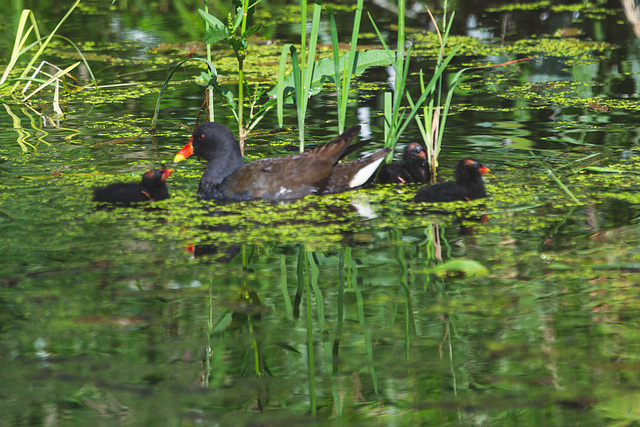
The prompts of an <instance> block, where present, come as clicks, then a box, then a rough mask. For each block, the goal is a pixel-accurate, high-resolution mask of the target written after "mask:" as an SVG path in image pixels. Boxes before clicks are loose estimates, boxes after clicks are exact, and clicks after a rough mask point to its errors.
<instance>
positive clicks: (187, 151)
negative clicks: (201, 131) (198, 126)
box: [173, 136, 193, 163]
mask: <svg viewBox="0 0 640 427" xmlns="http://www.w3.org/2000/svg"><path fill="white" fill-rule="evenodd" d="M192 141H193V136H192V137H191V139H190V140H189V143H188V144H187V145H185V146H184V147H182V150H180V151H178V154H176V156H175V157H174V158H173V163H178V162H181V161H182V160H184V159H186V158H187V157H189V156H190V155H192V154H193V144H192Z"/></svg>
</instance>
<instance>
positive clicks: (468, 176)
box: [456, 159, 490, 186]
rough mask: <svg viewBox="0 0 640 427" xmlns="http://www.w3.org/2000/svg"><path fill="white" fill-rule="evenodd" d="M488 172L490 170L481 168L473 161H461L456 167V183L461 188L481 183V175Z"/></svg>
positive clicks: (480, 165)
mask: <svg viewBox="0 0 640 427" xmlns="http://www.w3.org/2000/svg"><path fill="white" fill-rule="evenodd" d="M489 172H490V169H489V168H487V167H485V166H482V164H480V162H477V161H475V160H473V159H462V160H460V161H459V162H458V164H457V165H456V183H457V184H458V185H463V186H472V185H476V184H477V183H482V175H485V174H487V173H489Z"/></svg>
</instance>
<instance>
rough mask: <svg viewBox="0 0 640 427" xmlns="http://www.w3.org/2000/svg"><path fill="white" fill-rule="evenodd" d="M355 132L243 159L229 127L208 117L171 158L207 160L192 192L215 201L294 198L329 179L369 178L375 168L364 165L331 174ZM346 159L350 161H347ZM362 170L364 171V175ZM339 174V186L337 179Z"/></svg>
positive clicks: (358, 181) (323, 187)
mask: <svg viewBox="0 0 640 427" xmlns="http://www.w3.org/2000/svg"><path fill="white" fill-rule="evenodd" d="M359 132H360V126H353V127H351V128H349V129H348V130H346V131H345V132H344V133H343V134H342V135H340V136H338V137H337V138H335V139H334V140H333V141H331V142H329V143H327V144H325V145H322V146H320V147H317V148H314V149H312V150H309V151H306V152H304V153H299V154H292V155H289V156H285V157H275V158H266V159H259V160H255V161H253V162H249V163H245V162H244V160H243V158H242V154H241V153H240V146H239V145H238V141H236V138H235V137H234V136H233V133H232V132H231V131H230V130H229V128H227V127H226V126H224V125H222V124H220V123H216V122H208V123H203V124H202V125H200V126H198V128H197V129H196V130H195V131H194V132H193V135H192V136H191V140H190V141H189V143H188V144H187V145H185V146H184V147H183V148H182V150H180V152H178V154H176V156H175V158H174V160H173V161H174V162H176V163H177V162H179V161H181V160H183V159H185V158H187V157H189V156H191V155H193V154H195V155H196V156H199V157H202V158H203V159H205V160H207V162H208V163H207V167H206V169H205V171H204V174H203V175H202V178H201V179H200V185H199V187H198V196H200V197H202V198H204V199H213V200H215V201H218V202H235V201H241V200H258V199H264V200H274V201H275V200H290V199H300V198H302V197H305V196H307V195H309V194H312V193H323V192H327V190H328V189H330V186H329V183H330V182H331V181H335V182H336V184H335V185H334V187H335V189H339V188H340V189H342V188H344V187H349V188H353V187H356V186H359V185H362V184H363V183H364V182H366V181H367V180H368V179H369V177H370V176H371V175H372V174H373V173H374V172H375V167H371V168H367V167H364V166H366V165H363V167H361V168H357V167H355V166H354V167H353V168H347V167H346V166H345V167H342V166H341V167H340V168H339V169H338V170H337V171H342V172H341V173H340V176H334V175H332V172H333V170H334V166H335V165H336V163H337V162H338V160H339V159H340V158H341V157H342V156H343V154H344V152H345V150H346V149H347V147H348V146H349V143H350V142H351V141H352V140H353V138H355V137H356V135H358V133H359ZM381 160H382V159H380V161H381ZM351 163H354V162H349V163H347V165H349V164H351ZM376 167H377V165H376ZM343 168H344V170H343ZM359 171H362V174H359V173H358V172H359ZM364 171H369V172H370V173H369V175H368V176H366V178H365V177H363V174H364ZM343 178H344V183H345V184H344V187H343V186H342V184H341V183H338V182H339V181H340V182H342V181H343ZM345 189H347V188H345Z"/></svg>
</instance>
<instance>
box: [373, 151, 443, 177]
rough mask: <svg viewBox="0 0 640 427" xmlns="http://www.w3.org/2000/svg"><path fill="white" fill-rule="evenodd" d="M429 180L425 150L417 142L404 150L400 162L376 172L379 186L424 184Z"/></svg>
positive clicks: (384, 166)
mask: <svg viewBox="0 0 640 427" xmlns="http://www.w3.org/2000/svg"><path fill="white" fill-rule="evenodd" d="M430 179H431V169H430V167H429V163H428V161H427V150H426V149H425V148H424V147H423V146H422V145H420V144H418V143H417V142H412V143H410V144H408V145H407V146H406V147H405V148H404V151H403V152H402V160H401V161H400V162H395V163H389V164H387V165H383V166H382V167H381V168H380V172H378V182H379V183H381V184H397V183H406V182H417V183H425V182H429V180H430Z"/></svg>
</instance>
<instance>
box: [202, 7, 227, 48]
mask: <svg viewBox="0 0 640 427" xmlns="http://www.w3.org/2000/svg"><path fill="white" fill-rule="evenodd" d="M198 12H200V15H201V16H202V17H203V18H204V20H205V21H207V22H208V23H209V25H210V27H209V29H208V30H207V31H206V32H205V35H204V39H203V40H204V42H205V43H207V44H211V43H216V42H219V41H220V40H224V39H226V38H227V37H228V36H229V30H228V29H227V26H226V25H224V24H223V23H222V21H220V20H219V19H218V18H216V17H215V16H213V15H211V14H209V13H207V12H205V11H204V10H202V9H198Z"/></svg>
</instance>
